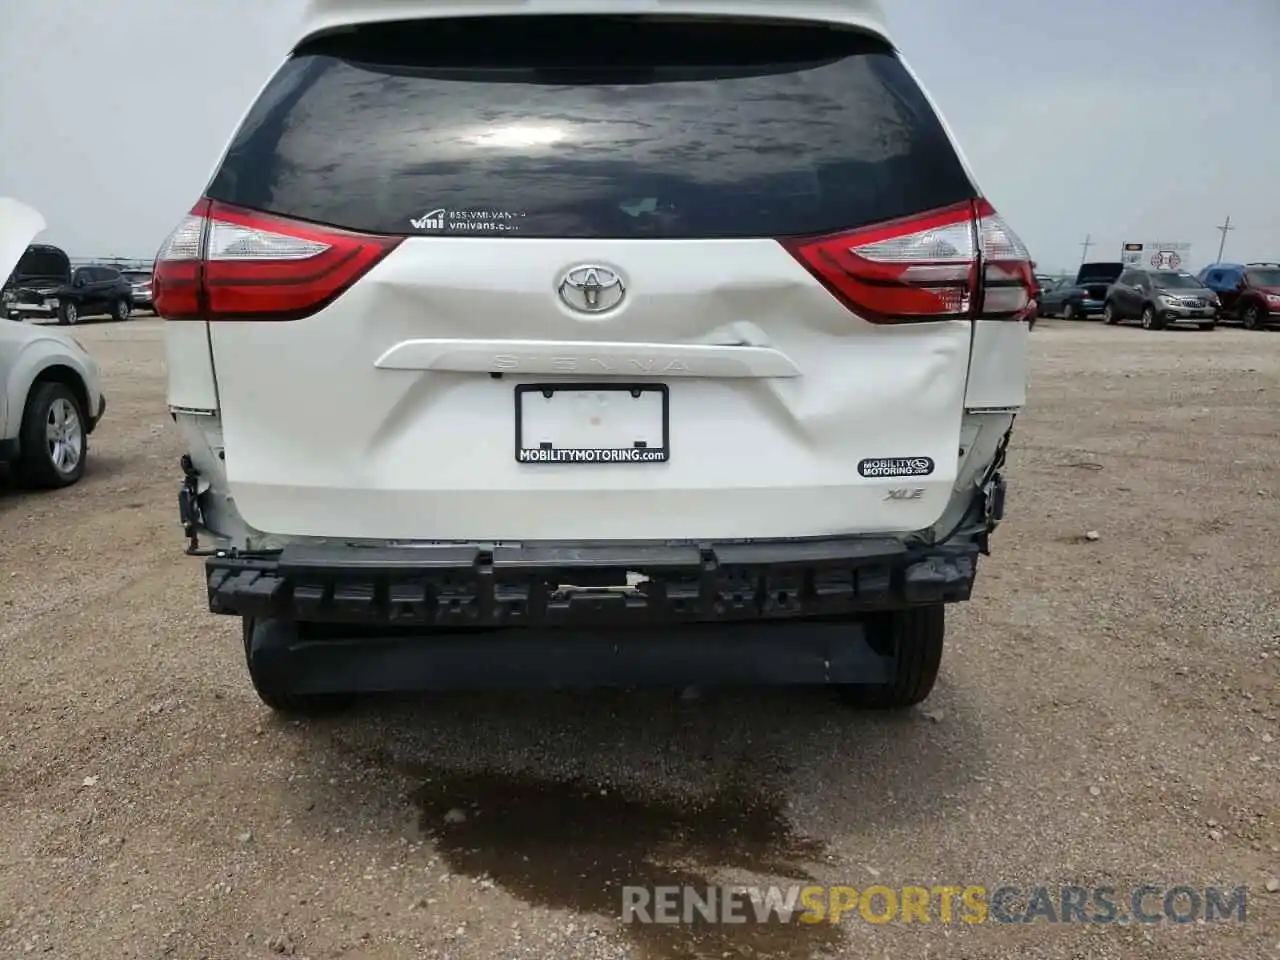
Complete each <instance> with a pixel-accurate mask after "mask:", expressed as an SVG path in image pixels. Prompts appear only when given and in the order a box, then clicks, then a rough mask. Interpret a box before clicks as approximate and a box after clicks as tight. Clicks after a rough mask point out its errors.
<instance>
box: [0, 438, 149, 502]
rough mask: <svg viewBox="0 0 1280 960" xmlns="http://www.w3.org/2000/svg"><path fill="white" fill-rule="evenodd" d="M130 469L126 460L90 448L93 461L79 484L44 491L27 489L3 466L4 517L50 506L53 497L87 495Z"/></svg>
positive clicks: (0, 498)
mask: <svg viewBox="0 0 1280 960" xmlns="http://www.w3.org/2000/svg"><path fill="white" fill-rule="evenodd" d="M126 466H127V464H126V462H125V461H124V459H123V458H121V457H116V456H112V455H111V454H99V453H97V452H96V451H94V450H93V449H92V447H90V451H89V459H88V462H86V463H85V465H84V475H83V476H82V477H81V478H80V480H79V482H78V483H74V484H72V485H71V486H69V487H62V488H59V489H55V490H42V489H35V488H31V487H26V486H23V485H22V483H21V482H20V481H19V480H18V476H17V472H16V471H15V470H14V469H13V467H12V466H10V465H8V464H0V514H3V513H4V512H6V511H7V510H10V509H12V508H14V507H16V506H18V505H19V504H22V503H27V502H34V501H38V502H40V503H43V504H48V503H49V502H51V498H56V497H74V496H77V495H83V491H84V489H85V488H86V487H91V486H93V485H96V484H97V483H99V482H101V481H104V480H110V479H111V478H113V477H116V476H119V475H120V474H121V473H122V472H123V471H124V470H125V468H126ZM77 491H79V494H78V493H77Z"/></svg>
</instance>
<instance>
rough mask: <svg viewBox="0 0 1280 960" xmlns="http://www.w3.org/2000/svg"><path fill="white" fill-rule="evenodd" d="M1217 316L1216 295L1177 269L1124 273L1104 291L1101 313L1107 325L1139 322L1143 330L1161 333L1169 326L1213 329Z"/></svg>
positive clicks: (1189, 275)
mask: <svg viewBox="0 0 1280 960" xmlns="http://www.w3.org/2000/svg"><path fill="white" fill-rule="evenodd" d="M1217 317H1218V297H1217V295H1216V294H1215V293H1214V292H1213V291H1212V290H1209V289H1207V288H1206V287H1205V285H1204V284H1203V283H1201V282H1200V281H1199V280H1197V279H1196V278H1195V277H1193V276H1192V275H1191V274H1189V273H1183V272H1182V271H1180V270H1126V271H1125V272H1124V273H1122V274H1121V275H1120V279H1118V280H1117V281H1116V282H1115V283H1114V284H1113V285H1112V287H1111V289H1110V290H1108V291H1107V299H1106V304H1105V305H1104V307H1103V311H1102V319H1103V320H1105V321H1106V322H1107V323H1110V324H1116V323H1120V322H1122V321H1124V320H1138V321H1140V322H1141V323H1142V326H1143V329H1146V330H1163V329H1164V328H1165V327H1167V326H1168V325H1169V324H1171V323H1194V324H1195V325H1196V326H1198V327H1199V328H1200V329H1201V330H1212V329H1213V328H1214V327H1215V326H1217Z"/></svg>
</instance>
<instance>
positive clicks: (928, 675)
mask: <svg viewBox="0 0 1280 960" xmlns="http://www.w3.org/2000/svg"><path fill="white" fill-rule="evenodd" d="M865 624H866V626H865V628H866V631H867V639H868V640H869V641H870V642H871V644H872V645H873V646H875V647H877V648H880V649H885V650H888V651H892V654H891V655H892V657H893V667H892V671H893V676H892V679H891V680H890V681H889V682H888V683H885V684H849V685H847V686H844V687H841V688H840V696H841V698H842V699H843V700H844V701H845V702H846V703H848V704H849V705H850V706H854V707H860V708H863V709H872V710H902V709H905V708H907V707H913V706H915V705H916V704H918V703H920V702H921V701H923V700H924V699H925V698H926V697H928V696H929V694H930V693H931V692H932V691H933V686H934V683H935V682H936V681H937V679H938V668H939V667H940V666H941V665H942V643H943V638H944V637H945V635H946V609H945V606H944V605H943V604H941V603H934V604H929V605H928V606H922V607H908V608H907V609H905V610H894V611H890V612H886V613H877V614H872V615H871V616H870V617H868V619H867V620H866V621H865Z"/></svg>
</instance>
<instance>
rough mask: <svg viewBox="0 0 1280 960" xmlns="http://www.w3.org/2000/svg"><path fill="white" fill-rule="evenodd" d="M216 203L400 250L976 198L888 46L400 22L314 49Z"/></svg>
mask: <svg viewBox="0 0 1280 960" xmlns="http://www.w3.org/2000/svg"><path fill="white" fill-rule="evenodd" d="M208 194H209V196H211V197H212V198H213V199H215V200H222V201H225V202H228V203H233V204H238V205H241V206H246V207H251V208H255V209H260V210H264V211H269V212H272V213H278V214H282V215H285V216H291V217H297V218H299V219H305V220H312V221H317V222H320V223H327V224H333V225H337V226H342V227H347V228H351V229H356V230H364V231H370V232H376V233H388V234H405V235H413V234H422V235H436V236H439V235H449V236H489V237H619V238H628V237H757V236H785V235H802V234H812V233H822V232H827V231H834V230H839V229H844V228H849V227H856V226H862V225H865V224H870V223H875V222H879V221H883V220H888V219H892V218H895V217H899V216H904V215H907V214H911V213H917V212H920V211H923V210H928V209H931V208H935V207H940V206H945V205H947V204H951V203H955V202H957V201H961V200H964V199H967V198H970V197H972V196H974V188H973V186H972V184H971V183H970V181H969V178H968V176H967V174H966V173H965V171H964V168H963V167H962V166H961V163H960V161H959V159H958V157H957V156H956V153H955V151H954V149H953V148H952V146H951V144H950V142H949V141H948V139H947V137H946V135H945V133H944V131H943V129H942V127H941V125H940V123H939V121H938V118H937V117H936V116H935V115H934V113H933V110H932V109H931V108H930V106H929V104H928V102H927V101H926V100H925V98H924V96H923V94H922V93H921V91H920V89H919V88H918V87H917V85H916V84H915V82H914V81H913V80H912V79H911V77H910V75H909V74H908V73H907V72H906V70H905V69H904V67H903V66H902V64H901V63H900V62H899V60H898V58H897V56H896V55H895V53H894V52H893V50H892V49H891V48H890V47H888V46H887V45H886V44H884V43H883V42H881V41H879V40H876V39H873V38H870V37H867V36H864V35H862V34H857V33H852V32H849V31H839V30H835V29H829V28H825V27H814V26H797V25H787V24H779V23H761V22H749V21H748V22H743V21H709V22H708V21H705V20H703V21H692V20H684V21H681V20H670V19H666V20H661V21H656V20H647V19H642V18H625V17H579V16H538V17H490V18H484V19H458V20H444V21H440V20H437V21H415V22H412V23H395V24H383V25H377V26H373V27H365V28H361V29H360V30H358V31H356V32H355V33H352V34H348V35H343V36H340V37H334V38H329V39H324V40H321V41H316V42H312V43H310V44H308V45H305V46H303V47H301V48H299V50H297V51H296V52H295V54H294V56H293V57H292V58H291V59H290V61H289V62H288V63H287V64H285V66H284V67H283V68H282V69H281V70H280V71H279V73H278V74H277V75H276V77H275V78H274V80H273V81H272V82H271V83H270V84H269V86H268V88H267V89H266V90H265V91H264V93H263V94H262V96H261V98H260V99H259V100H258V102H257V103H256V104H255V106H254V107H253V109H252V111H251V112H250V115H249V116H248V117H247V119H246V120H245V123H244V124H243V126H242V128H241V129H240V131H239V132H238V133H237V135H236V137H235V139H234V141H233V143H232V145H231V147H230V149H229V151H228V154H227V156H226V158H225V159H224V161H223V163H222V165H221V168H220V169H219V170H218V172H217V173H216V174H215V176H214V179H213V182H212V184H211V185H210V187H209V191H208Z"/></svg>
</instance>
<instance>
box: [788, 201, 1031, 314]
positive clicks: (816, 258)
mask: <svg viewBox="0 0 1280 960" xmlns="http://www.w3.org/2000/svg"><path fill="white" fill-rule="evenodd" d="M782 243H783V246H785V247H786V248H787V250H789V251H790V252H791V254H792V255H793V256H794V257H795V258H796V259H797V260H799V261H800V263H801V264H803V265H804V266H805V268H807V269H808V270H809V272H810V273H812V274H813V275H814V276H815V277H816V278H817V279H818V280H819V281H820V282H821V283H822V284H823V286H825V287H826V288H827V289H828V290H829V291H830V292H831V293H832V294H833V295H834V296H835V297H836V298H837V299H838V300H840V302H841V303H843V304H844V305H845V306H846V307H848V308H849V309H850V310H852V311H853V312H855V313H857V314H858V315H859V316H861V317H862V318H863V319H865V320H867V321H869V322H871V323H886V324H887V323H920V322H925V321H937V320H970V319H993V320H995V319H1008V320H1025V319H1027V318H1028V317H1029V316H1030V313H1031V305H1032V298H1031V295H1032V290H1033V289H1034V284H1035V275H1034V268H1033V266H1032V263H1031V256H1030V254H1029V253H1028V251H1027V248H1026V247H1025V246H1024V245H1023V243H1022V241H1021V240H1019V239H1018V237H1017V235H1016V234H1014V232H1013V231H1012V230H1011V229H1009V227H1008V225H1007V224H1005V222H1004V221H1003V220H1002V219H1001V218H1000V216H999V215H998V214H997V213H996V212H995V210H994V209H992V207H991V205H990V204H989V203H987V201H986V200H981V199H980V200H977V201H974V202H968V201H966V202H964V203H960V204H956V205H955V206H951V207H945V208H943V209H941V210H933V211H930V212H929V213H924V214H920V215H918V216H913V217H907V218H904V219H902V220H895V221H893V222H892V223H887V224H882V225H878V226H874V227H865V228H862V229H859V230H854V231H850V232H848V233H841V234H836V235H833V236H826V237H817V238H812V237H810V238H802V239H786V240H783V241H782Z"/></svg>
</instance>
